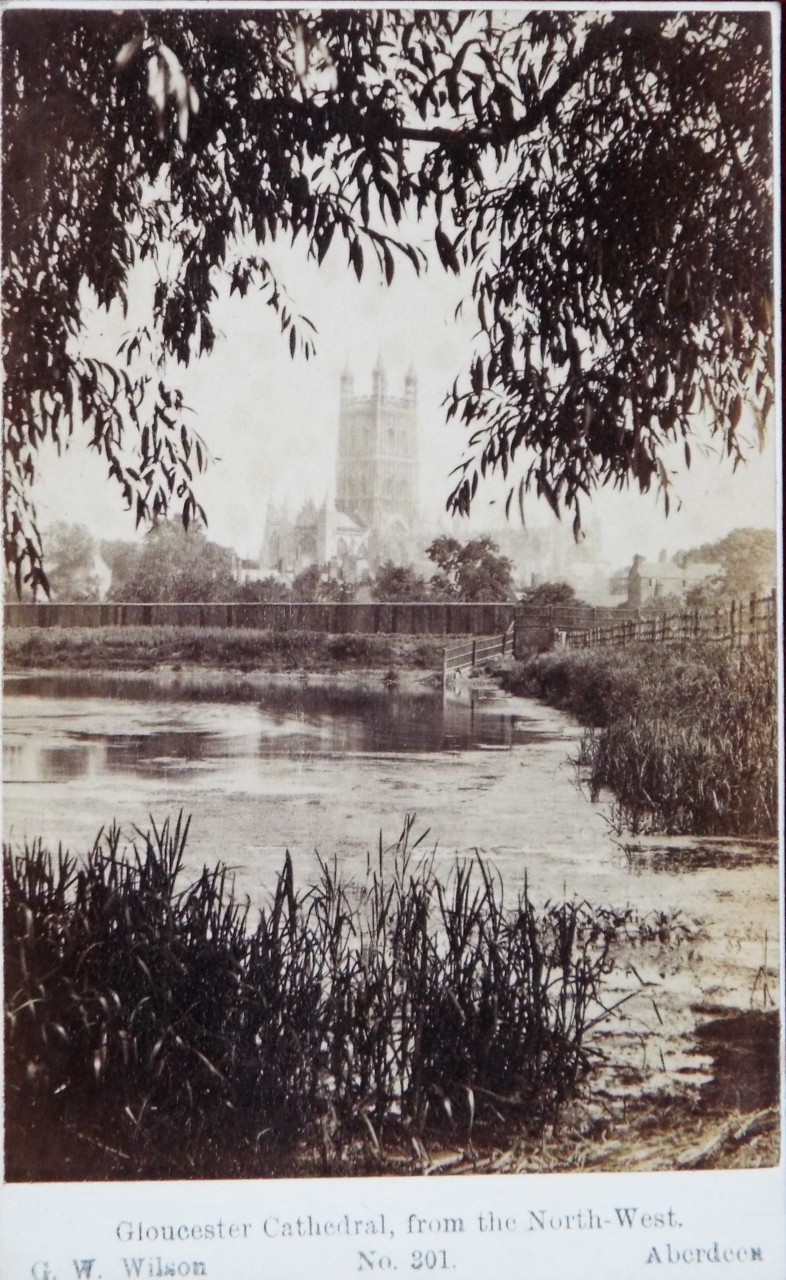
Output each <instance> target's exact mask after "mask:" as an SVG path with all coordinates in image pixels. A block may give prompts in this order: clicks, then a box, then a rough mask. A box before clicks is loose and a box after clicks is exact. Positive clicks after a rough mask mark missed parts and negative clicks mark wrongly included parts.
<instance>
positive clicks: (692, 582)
mask: <svg viewBox="0 0 786 1280" xmlns="http://www.w3.org/2000/svg"><path fill="white" fill-rule="evenodd" d="M721 573H722V569H721V566H720V565H719V564H709V563H705V564H702V563H699V562H696V563H690V564H685V565H681V564H678V563H677V562H676V560H671V559H669V557H668V556H667V555H666V552H665V551H661V553H660V556H659V557H658V559H657V560H645V559H644V556H639V555H636V556H634V557H633V564H632V565H631V566H630V568H629V569H628V570H627V571H623V572H621V573H618V574H615V575H614V577H613V578H612V579H611V583H610V586H611V591H612V593H613V594H615V595H623V594H624V595H625V597H626V599H625V604H626V606H627V608H629V609H641V608H643V607H644V606H645V605H647V604H651V603H653V602H654V601H657V600H662V599H666V598H667V597H671V598H676V599H677V600H680V601H683V600H684V599H685V597H686V595H687V594H688V592H689V591H690V590H691V589H692V588H693V587H698V586H701V584H702V583H704V582H707V581H708V580H709V579H711V578H717V577H718V576H719V575H720V574H721Z"/></svg>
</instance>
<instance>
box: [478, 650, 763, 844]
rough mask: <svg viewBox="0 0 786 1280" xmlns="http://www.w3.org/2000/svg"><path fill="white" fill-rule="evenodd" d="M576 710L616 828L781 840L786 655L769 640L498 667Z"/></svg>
mask: <svg viewBox="0 0 786 1280" xmlns="http://www.w3.org/2000/svg"><path fill="white" fill-rule="evenodd" d="M498 678H499V681H500V684H501V685H502V687H503V688H505V689H507V690H509V691H510V692H513V693H517V694H523V695H528V696H530V697H536V698H539V699H541V700H543V701H545V702H547V703H548V704H549V705H550V706H553V707H558V708H560V709H561V710H563V711H567V712H568V713H569V714H570V715H572V716H574V717H575V718H576V719H577V720H578V721H579V723H580V724H582V725H584V726H585V727H586V730H587V732H586V733H585V736H584V738H583V741H582V745H581V751H580V754H579V760H580V763H581V765H582V766H583V767H584V769H585V771H586V772H585V776H586V778H587V782H588V785H589V788H590V792H591V794H592V795H593V796H597V795H598V794H599V793H600V791H601V790H602V789H603V788H608V789H609V790H611V791H612V792H613V793H614V795H615V797H616V799H615V804H614V812H613V820H614V823H615V827H616V829H617V831H618V833H620V834H621V833H623V832H629V833H631V834H633V835H640V834H642V833H653V832H663V833H666V834H669V835H679V834H693V835H713V836H724V835H729V836H732V835H733V836H743V837H746V836H759V837H773V838H774V837H775V836H777V832H778V663H777V656H776V652H775V650H774V649H773V648H772V647H770V646H767V645H751V646H749V647H746V648H743V649H730V648H728V647H727V646H725V645H720V644H717V643H715V644H712V643H708V642H707V643H704V644H698V643H691V644H689V645H687V644H686V645H674V646H658V645H654V644H631V645H628V646H625V647H622V648H619V647H605V648H604V647H598V648H593V649H583V650H579V649H575V650H574V649H560V650H554V651H552V652H550V653H546V654H541V655H539V656H538V657H536V658H533V659H531V660H530V661H529V662H524V663H516V664H514V665H513V666H512V667H509V668H507V669H500V671H499V673H498Z"/></svg>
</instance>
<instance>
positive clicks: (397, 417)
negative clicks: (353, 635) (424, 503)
mask: <svg viewBox="0 0 786 1280" xmlns="http://www.w3.org/2000/svg"><path fill="white" fill-rule="evenodd" d="M403 391H404V394H403V395H398V396H397V395H391V394H390V393H389V392H388V385H387V376H386V374H385V370H384V368H383V365H382V361H381V359H380V360H378V361H377V364H376V367H375V369H374V371H373V374H372V378H371V394H370V395H356V394H355V386H354V380H353V377H352V374H351V373H350V372H349V370H345V372H344V373H343V375H342V377H341V398H340V406H339V425H338V451H337V457H336V485H335V495H336V496H335V501H334V502H331V501H330V500H329V499H328V498H326V499H325V501H324V502H323V503H322V505H321V506H319V507H317V506H316V505H315V504H314V503H313V502H312V501H311V500H309V501H308V502H306V503H305V504H304V505H303V507H302V508H301V510H300V511H299V513H298V515H297V516H296V517H295V519H294V520H293V519H291V518H290V517H289V516H288V515H287V513H286V511H284V510H281V509H278V508H276V507H274V506H273V505H272V504H271V505H270V506H269V507H268V513H267V522H266V526H265V544H264V547H263V551H262V557H261V560H262V565H263V566H264V567H265V568H269V569H275V570H277V571H278V572H279V573H284V574H289V573H300V572H301V571H302V570H303V569H306V568H308V567H309V565H312V564H320V565H327V566H328V567H329V569H330V572H331V574H332V575H333V576H335V577H340V578H343V579H345V580H346V581H357V579H358V578H359V577H361V576H362V575H363V574H364V573H365V572H367V571H368V570H373V569H374V568H376V566H377V565H379V564H381V563H382V562H383V561H384V560H394V561H395V562H396V563H399V564H405V563H408V562H409V561H411V560H412V559H413V558H414V556H415V555H416V551H417V533H418V462H417V435H418V426H417V379H416V377H415V374H414V372H413V370H412V369H410V370H409V372H408V373H407V376H406V378H405V379H404V388H403Z"/></svg>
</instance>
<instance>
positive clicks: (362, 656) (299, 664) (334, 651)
mask: <svg viewBox="0 0 786 1280" xmlns="http://www.w3.org/2000/svg"><path fill="white" fill-rule="evenodd" d="M442 649H443V641H442V637H441V636H391V635H326V634H324V633H323V632H304V631H255V630H250V629H246V628H236V629H233V630H228V629H226V628H217V627H216V628H211V627H105V628H100V629H97V628H93V627H18V628H17V627H9V628H8V629H7V630H6V632H5V636H4V655H5V664H6V669H7V670H9V671H22V670H32V669H39V670H44V669H57V670H71V671H79V670H82V671H85V670H143V671H146V670H153V669H155V668H159V667H161V666H162V665H165V666H171V667H178V666H209V667H212V668H214V669H223V670H234V671H241V672H250V671H256V670H259V669H265V670H269V671H313V672H330V671H338V670H342V671H343V670H367V669H377V670H388V669H391V670H394V671H395V670H399V669H413V670H421V671H427V670H432V669H433V670H436V669H441V667H442Z"/></svg>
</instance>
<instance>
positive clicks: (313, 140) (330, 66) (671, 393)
mask: <svg viewBox="0 0 786 1280" xmlns="http://www.w3.org/2000/svg"><path fill="white" fill-rule="evenodd" d="M3 109H4V143H5V174H4V179H5V180H4V183H3V219H4V227H3V253H4V260H3V266H4V272H5V286H4V287H5V305H6V312H5V328H4V334H5V346H4V356H5V371H6V396H5V410H6V425H5V435H4V439H5V453H4V515H5V555H6V561H7V564H8V565H9V567H10V569H11V571H12V572H13V574H14V575H15V579H16V582H17V586H20V585H21V583H22V581H23V580H24V581H26V582H28V584H29V585H30V586H31V587H32V589H33V590H37V589H46V577H45V573H44V571H43V567H42V561H41V545H40V537H39V534H38V530H37V527H36V522H35V512H34V508H33V504H32V501H31V496H30V489H31V485H32V483H33V481H34V479H35V475H36V470H37V460H38V452H39V449H40V446H41V444H42V442H43V441H45V440H47V439H49V440H53V441H54V442H55V443H56V444H58V445H63V444H65V443H67V442H68V440H69V438H70V437H71V435H72V433H73V432H74V431H75V430H76V429H77V428H80V427H85V428H86V429H87V430H88V432H89V433H90V439H91V444H92V447H93V448H95V449H96V450H98V451H99V452H100V453H101V454H102V455H103V457H104V458H105V460H106V463H107V468H108V473H109V477H110V478H111V479H112V480H113V481H114V482H116V483H117V484H118V485H119V486H120V490H121V492H122V495H123V497H124V498H125V500H126V502H127V503H128V504H129V505H130V506H131V507H132V509H133V510H134V511H135V513H136V517H137V519H138V520H145V519H149V518H156V517H159V516H161V515H164V514H165V513H166V512H168V511H174V510H177V511H179V512H180V514H181V515H182V518H183V520H184V522H185V523H186V524H188V523H189V521H190V520H191V519H193V517H194V516H195V515H201V514H203V513H201V509H200V508H199V505H198V502H197V497H196V494H195V490H194V482H195V477H196V473H197V472H198V471H199V470H200V469H201V468H202V466H203V465H204V462H205V458H204V451H203V447H202V445H201V443H200V441H199V438H198V436H197V435H196V434H195V433H194V432H193V430H192V428H191V427H190V425H189V423H188V420H187V417H186V416H185V413H184V406H183V401H182V396H181V394H180V392H179V390H178V389H177V387H175V386H173V385H171V384H170V383H169V381H168V378H167V374H166V366H167V362H170V363H171V358H174V359H175V360H177V361H180V362H182V363H187V362H188V361H189V360H190V359H192V358H193V357H194V356H195V355H197V354H199V353H201V352H208V351H210V349H211V346H212V344H213V341H214V331H213V327H212V324H211V304H212V302H213V299H214V296H215V292H216V283H217V280H218V279H219V277H220V276H221V275H222V274H225V275H228V277H229V279H230V280H231V287H232V289H233V290H237V291H238V292H239V293H240V294H244V293H245V292H246V291H247V290H248V289H251V288H253V289H259V290H262V291H264V292H265V293H266V296H267V298H268V300H269V301H270V304H271V306H273V307H274V308H276V309H277V311H278V313H279V316H280V319H281V324H282V328H283V330H284V332H285V337H286V342H287V344H288V348H289V350H290V351H291V353H292V354H295V353H296V352H297V351H298V350H301V351H304V352H305V354H306V355H309V354H310V352H311V349H312V340H313V339H312V333H311V330H310V328H309V326H308V323H307V322H306V321H305V320H302V319H301V318H299V316H298V315H297V314H296V312H295V310H294V308H293V306H292V304H291V303H289V301H288V300H287V298H286V294H285V293H284V292H283V290H282V287H281V286H280V284H279V282H278V281H277V280H276V279H275V278H274V277H273V274H272V272H271V270H270V267H269V265H268V263H267V261H266V259H265V257H264V253H263V251H264V247H265V245H266V243H268V242H269V241H271V240H273V239H275V238H278V237H285V238H288V239H290V240H294V239H295V238H297V237H298V236H300V237H302V238H303V240H304V242H305V243H306V244H307V246H308V252H309V254H310V255H311V256H312V257H314V258H315V259H317V260H318V261H321V260H322V259H323V257H324V255H325V254H326V253H327V252H328V250H329V248H330V245H331V243H332V242H334V241H335V242H336V243H337V244H339V243H340V242H341V241H343V245H344V248H345V251H346V253H347V257H348V262H349V265H350V267H351V269H353V270H354V271H355V273H356V274H357V275H358V276H361V275H362V274H363V273H364V271H365V270H367V268H368V266H369V264H370V262H373V263H374V264H375V265H376V267H377V268H378V269H379V270H380V271H381V273H382V274H383V276H384V278H386V279H387V280H388V281H390V279H391V278H392V276H393V273H394V271H395V270H396V269H397V265H398V263H400V262H402V261H407V260H408V261H409V263H410V264H411V266H412V267H413V268H414V269H415V270H420V269H421V268H422V267H423V266H425V265H426V260H427V258H428V256H429V255H427V254H425V253H424V252H423V250H422V249H420V248H416V247H415V244H414V242H411V241H410V239H408V235H409V229H410V228H411V226H412V225H413V224H412V218H413V216H414V215H417V216H418V217H420V218H422V219H423V220H424V221H425V225H427V226H433V242H432V248H433V254H432V255H431V256H432V257H433V258H434V259H435V260H438V261H439V262H440V263H441V264H442V266H443V267H444V268H445V269H447V270H449V271H455V272H460V271H463V270H466V273H467V289H468V295H469V297H470V299H471V305H472V306H474V307H475V308H476V310H477V317H478V321H479V331H478V338H477V345H476V348H475V350H474V351H471V352H468V356H467V362H466V374H465V375H461V374H460V375H459V377H458V379H457V381H456V383H455V385H454V387H453V390H452V392H451V394H450V396H449V402H448V413H449V414H452V415H456V416H457V417H458V418H459V419H460V420H461V421H462V422H463V423H464V424H465V425H466V427H467V428H468V430H469V445H468V453H467V456H466V459H465V462H464V464H463V469H462V472H461V474H460V476H459V478H458V482H457V484H456V487H455V488H454V490H453V492H452V494H451V495H450V496H449V499H448V504H449V506H450V507H451V508H452V509H453V510H454V511H458V512H467V511H468V510H469V507H470V504H471V502H472V499H473V496H474V494H475V491H476V489H477V486H478V483H479V479H480V478H481V477H482V476H483V475H485V474H486V473H487V472H488V471H489V470H495V469H500V470H501V471H502V472H503V473H504V475H505V476H507V477H509V478H510V481H511V488H510V495H509V501H510V500H511V499H512V498H513V496H514V491H515V489H516V488H517V489H518V494H519V499H522V498H523V495H524V493H525V491H526V490H527V488H528V487H532V488H534V489H535V490H536V491H537V493H538V494H540V495H542V496H544V497H545V498H546V499H547V500H548V501H549V502H550V503H551V505H552V506H553V507H554V509H555V510H557V511H560V510H561V509H563V508H565V507H567V508H570V509H572V511H573V512H574V516H575V523H576V527H577V528H578V525H579V520H580V508H579V504H580V500H581V499H582V497H583V496H584V495H588V494H591V493H592V492H593V490H594V489H595V488H596V487H597V486H598V485H601V484H605V483H612V484H614V485H623V484H627V483H629V482H631V481H632V482H633V483H635V484H636V485H638V486H639V488H641V489H642V490H647V489H648V488H649V487H650V486H651V484H652V483H653V481H654V482H655V483H656V484H659V485H660V486H662V488H663V489H664V490H667V489H668V483H669V477H668V475H667V472H666V470H665V466H664V462H663V449H664V446H665V445H667V444H668V443H669V442H673V441H674V440H675V439H676V440H679V439H682V440H684V443H685V461H686V464H688V465H689V463H690V444H689V439H690V437H691V435H692V433H694V432H699V433H703V435H704V436H706V435H707V434H708V433H715V434H717V435H718V436H719V438H720V439H722V440H723V442H724V444H725V447H726V450H727V451H728V453H729V455H730V457H731V458H732V460H733V461H736V460H737V459H738V457H739V456H740V445H739V432H738V428H739V426H740V422H741V419H742V418H743V411H744V408H745V405H746V402H747V403H748V404H749V406H750V411H751V412H752V413H753V415H754V417H755V421H756V422H757V424H758V425H759V426H760V427H761V428H762V429H763V425H764V423H765V421H766V419H767V416H768V413H769V409H770V406H771V404H772V400H773V387H772V375H771V366H772V355H771V341H772V324H773V310H772V280H771V274H772V272H771V257H772V253H771V246H772V239H773V226H772V192H771V17H770V15H768V14H767V13H762V12H744V11H743V12H737V11H734V10H732V9H725V8H724V9H720V10H718V11H710V12H705V11H698V12H690V13H675V12H660V11H655V10H650V11H642V12H635V13H633V12H614V11H613V10H612V11H610V10H605V9H603V10H599V11H598V12H594V13H571V12H569V11H564V10H560V11H557V12H537V11H536V12H530V13H524V14H521V15H519V14H514V13H511V12H508V11H506V12H505V13H503V14H500V15H496V14H493V13H490V12H487V11H482V12H481V11H474V10H472V9H465V10H461V11H457V12H446V11H439V12H431V11H428V10H416V11H414V12H412V11H407V10H384V9H378V8H367V9H353V8H351V7H347V6H341V7H339V8H336V9H332V10H325V11H311V10H309V11H303V12H298V11H295V10H287V11H283V10H282V11H276V10H265V11H253V12H248V13H244V12H242V11H213V12H211V11H209V10H204V9H201V10H189V9H188V8H185V9H180V10H172V9H165V8H161V9H156V8H153V9H149V10H146V11H144V12H136V13H135V12H120V13H117V12H112V11H108V10H106V11H95V10H84V11H80V10H78V9H77V10H74V9H64V10H61V11H57V10H39V11H36V10H27V11H26V10H24V9H22V8H18V9H15V10H12V11H10V12H9V11H6V12H5V13H4V15H3ZM163 246H165V248H166V253H167V257H168V261H169V262H170V263H172V262H175V263H177V264H178V267H177V270H176V271H170V272H169V273H167V272H165V271H164V270H163V269H161V270H160V271H159V274H158V279H157V282H156V283H155V285H154V287H153V290H152V297H151V301H150V314H149V321H148V323H147V324H146V325H145V326H143V327H142V328H141V329H140V330H139V331H138V332H135V333H134V334H133V336H131V337H130V339H129V340H128V342H127V343H126V344H125V346H124V349H123V350H122V351H121V352H119V353H118V357H117V359H116V360H114V361H111V362H102V361H99V360H95V359H89V358H87V357H85V356H84V355H82V354H81V353H80V346H79V338H80V333H81V326H82V315H83V308H84V303H85V299H86V298H89V299H90V300H91V301H92V302H94V303H95V302H97V303H98V304H99V305H100V306H103V307H107V308H108V307H111V306H113V305H120V306H124V305H125V298H126V288H127V285H128V281H129V277H130V274H131V273H132V271H134V269H135V268H136V266H137V264H138V263H139V262H140V260H144V259H147V260H149V262H150V263H152V264H154V265H157V266H159V267H160V264H161V255H160V253H159V251H160V250H161V249H162V247H163ZM514 461H515V464H516V472H517V478H518V486H516V485H515V484H514V477H513V475H512V473H511V463H512V462H514ZM666 497H667V498H668V494H666Z"/></svg>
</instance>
